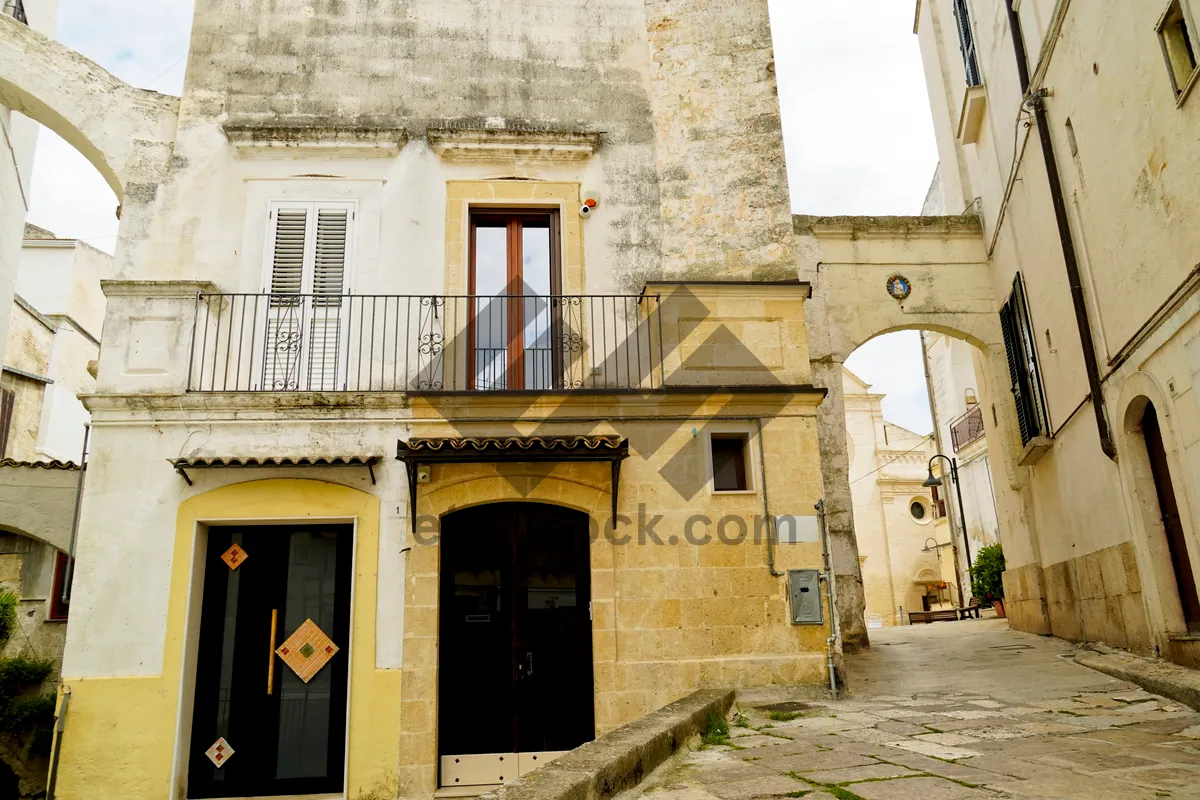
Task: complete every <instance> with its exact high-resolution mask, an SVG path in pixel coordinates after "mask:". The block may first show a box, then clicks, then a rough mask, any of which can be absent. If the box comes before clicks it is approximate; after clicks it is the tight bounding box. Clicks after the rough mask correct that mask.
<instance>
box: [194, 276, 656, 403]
mask: <svg viewBox="0 0 1200 800" xmlns="http://www.w3.org/2000/svg"><path fill="white" fill-rule="evenodd" d="M658 307H659V296H658V295H650V294H645V295H639V296H633V295H589V296H582V295H555V296H541V295H504V296H498V297H483V296H471V295H457V296H448V295H330V294H304V295H300V294H201V295H197V297H196V316H195V320H194V322H193V328H192V342H191V357H190V362H189V367H188V390H189V391H192V392H310V391H313V392H317V391H319V392H441V391H518V390H532V391H570V390H581V389H593V390H611V389H622V390H624V389H653V388H657V387H660V386H662V384H663V380H664V375H663V347H662V330H661V325H662V323H661V319H660V317H659V314H658Z"/></svg>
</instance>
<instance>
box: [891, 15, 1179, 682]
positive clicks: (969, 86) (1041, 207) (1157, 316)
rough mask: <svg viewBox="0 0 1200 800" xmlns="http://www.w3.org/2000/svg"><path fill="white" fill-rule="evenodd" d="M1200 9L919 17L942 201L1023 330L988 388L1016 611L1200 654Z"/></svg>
mask: <svg viewBox="0 0 1200 800" xmlns="http://www.w3.org/2000/svg"><path fill="white" fill-rule="evenodd" d="M1198 14H1200V7H1198V6H1197V4H1196V2H1195V0H1176V1H1173V2H1168V1H1167V0H1164V2H1147V3H1128V4H1122V5H1120V6H1106V7H1104V8H1100V7H1097V6H1095V5H1093V4H1088V3H1081V2H1061V1H1060V2H1051V0H1024V2H1020V3H1018V2H1002V1H1001V0H976V1H975V2H969V3H965V2H961V1H960V0H922V1H921V2H920V3H918V8H917V16H916V28H915V30H916V33H917V35H918V37H919V39H920V45H921V52H922V56H923V59H924V62H925V71H926V79H927V82H928V86H929V96H930V104H931V107H932V110H933V117H934V123H935V130H936V134H937V140H938V149H939V153H940V156H941V165H940V175H941V183H942V191H943V192H944V194H945V198H946V204H947V207H948V209H950V210H951V211H952V212H953V211H954V210H955V209H958V208H964V209H971V210H972V211H973V212H974V213H976V214H977V215H978V218H979V220H980V224H981V228H982V230H981V233H982V242H983V246H984V250H985V253H986V263H987V265H988V268H989V270H990V273H991V278H992V287H993V290H994V292H995V307H996V308H997V309H999V310H1000V312H1001V315H1002V317H1003V318H1004V324H1005V326H1006V327H1007V328H1008V335H1007V336H1006V343H1007V344H1008V351H1009V353H1008V355H1011V356H1012V364H1011V367H1010V366H1009V365H1007V364H1003V362H999V363H996V362H992V364H991V366H992V368H991V369H987V370H985V371H984V372H983V373H982V374H981V378H982V380H981V381H980V385H979V390H980V392H979V404H980V407H981V408H982V411H983V413H982V416H983V420H984V423H985V426H986V428H987V442H988V447H989V450H990V451H991V453H992V454H993V458H992V459H991V467H992V475H993V479H994V481H995V483H996V500H997V506H998V512H999V513H998V516H999V524H1000V535H1001V540H1002V542H1003V544H1004V550H1005V555H1006V557H1007V561H1008V571H1007V573H1006V575H1005V588H1006V606H1007V608H1008V609H1009V616H1010V618H1011V619H1012V622H1013V624H1014V625H1016V626H1017V627H1020V628H1022V629H1025V630H1030V631H1037V632H1041V633H1054V634H1056V635H1059V636H1063V637H1066V638H1070V639H1078V640H1101V641H1105V642H1107V643H1109V644H1111V645H1116V646H1120V647H1128V648H1131V649H1134V650H1137V651H1139V652H1145V653H1157V654H1160V655H1162V656H1164V657H1167V658H1171V659H1174V660H1177V661H1180V662H1183V663H1189V664H1196V663H1198V661H1200V656H1198V655H1197V652H1198V651H1197V649H1196V648H1197V646H1198V645H1197V639H1196V637H1195V634H1194V632H1195V631H1196V630H1197V629H1198V628H1200V601H1198V600H1197V599H1196V589H1195V586H1196V583H1197V580H1196V576H1197V575H1200V538H1198V536H1197V529H1198V525H1200V519H1198V518H1197V516H1196V513H1197V512H1196V508H1197V506H1196V504H1197V496H1198V492H1200V487H1198V486H1197V483H1196V480H1197V477H1196V476H1197V469H1196V465H1195V458H1196V456H1195V451H1196V446H1195V439H1196V435H1195V431H1196V430H1197V429H1198V424H1200V406H1198V405H1197V400H1196V397H1195V389H1194V384H1195V375H1196V374H1197V367H1196V363H1197V362H1196V360H1195V358H1194V351H1196V346H1195V345H1196V339H1195V337H1196V333H1197V325H1198V324H1200V322H1198V321H1197V317H1196V313H1197V309H1196V302H1197V300H1196V296H1195V289H1196V286H1197V285H1198V284H1197V281H1196V273H1197V260H1198V259H1200V256H1198V255H1197V253H1198V252H1200V239H1198V234H1197V231H1196V228H1195V226H1194V225H1190V224H1187V223H1186V222H1185V220H1187V219H1188V218H1189V216H1190V214H1191V213H1192V210H1193V209H1194V207H1195V206H1196V203H1197V200H1198V195H1197V193H1196V189H1195V181H1194V180H1193V177H1194V175H1195V174H1196V171H1197V166H1198V165H1200V143H1198V142H1197V138H1196V136H1195V131H1196V129H1197V122H1198V117H1197V115H1198V114H1200V103H1198V101H1197V99H1196V96H1195V91H1194V84H1195V83H1196V82H1197V70H1196V57H1195V53H1196V52H1198V50H1197V43H1198V41H1200V40H1198V39H1197V35H1198V34H1197V31H1198V30H1200V29H1198V28H1197V27H1196V23H1197V21H1200V17H1198V16H1197V15H1198ZM955 333H957V335H959V336H961V329H960V330H959V331H957V332H955ZM1014 406H1015V407H1016V408H1017V409H1018V411H1019V414H1018V417H1019V418H1018V420H1017V421H1016V422H1017V424H1012V423H1011V422H1010V423H1007V424H1006V422H1005V420H1004V411H1005V409H1006V408H1009V409H1011V408H1013V407H1014ZM996 410H999V412H1000V415H999V417H998V418H997V417H996V416H993V414H994V412H995V411H996ZM1001 448H1002V449H1001ZM1001 452H1004V454H1005V455H1004V457H1003V458H1000V457H996V456H999V455H1000V453H1001Z"/></svg>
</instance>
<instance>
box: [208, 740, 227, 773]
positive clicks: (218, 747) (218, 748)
mask: <svg viewBox="0 0 1200 800" xmlns="http://www.w3.org/2000/svg"><path fill="white" fill-rule="evenodd" d="M204 755H206V756H208V760H209V761H211V762H212V763H214V764H216V765H217V769H220V768H221V767H223V766H225V762H226V761H228V760H229V757H230V756H231V755H233V748H232V747H230V746H229V742H227V741H225V737H224V736H222V737H221V738H220V739H217V740H216V741H215V742H213V746H212V747H210V748H208V749H207V750H205V751H204Z"/></svg>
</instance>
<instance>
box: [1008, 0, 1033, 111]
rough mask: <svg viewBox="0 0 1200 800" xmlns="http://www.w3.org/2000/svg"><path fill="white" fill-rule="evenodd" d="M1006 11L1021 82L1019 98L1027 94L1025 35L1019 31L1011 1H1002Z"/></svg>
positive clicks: (1027, 57) (1019, 23)
mask: <svg viewBox="0 0 1200 800" xmlns="http://www.w3.org/2000/svg"><path fill="white" fill-rule="evenodd" d="M1004 7H1005V8H1006V9H1007V10H1008V29H1009V31H1011V32H1012V40H1013V50H1014V51H1015V52H1016V54H1017V79H1018V80H1020V82H1021V96H1022V97H1024V96H1025V95H1026V94H1027V93H1028V92H1029V55H1028V53H1026V52H1025V34H1024V33H1023V32H1022V31H1021V15H1020V14H1019V13H1018V12H1017V10H1016V9H1015V8H1013V0H1004Z"/></svg>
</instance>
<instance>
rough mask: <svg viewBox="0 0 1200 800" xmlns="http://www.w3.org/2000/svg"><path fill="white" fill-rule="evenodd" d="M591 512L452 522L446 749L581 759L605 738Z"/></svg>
mask: <svg viewBox="0 0 1200 800" xmlns="http://www.w3.org/2000/svg"><path fill="white" fill-rule="evenodd" d="M588 543H589V540H588V517H587V515H586V514H583V513H580V512H577V511H572V510H570V509H564V508H559V507H557V506H548V505H540V504H536V503H502V504H496V505H489V506H481V507H477V508H472V509H467V510H464V511H458V512H455V513H453V514H450V515H448V516H447V517H445V518H444V519H443V520H442V538H441V562H442V563H441V627H440V638H441V641H440V645H439V652H440V664H439V670H440V671H439V677H438V696H439V702H438V709H439V712H438V715H439V722H438V737H439V746H438V749H439V750H440V751H441V754H442V755H470V754H478V753H536V752H547V751H558V750H570V749H572V748H575V747H578V746H579V745H581V744H583V743H584V742H587V741H590V740H591V739H592V738H593V737H594V736H595V716H594V710H593V685H592V625H591V610H590V600H591V581H590V577H591V575H590V572H589V563H588Z"/></svg>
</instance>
